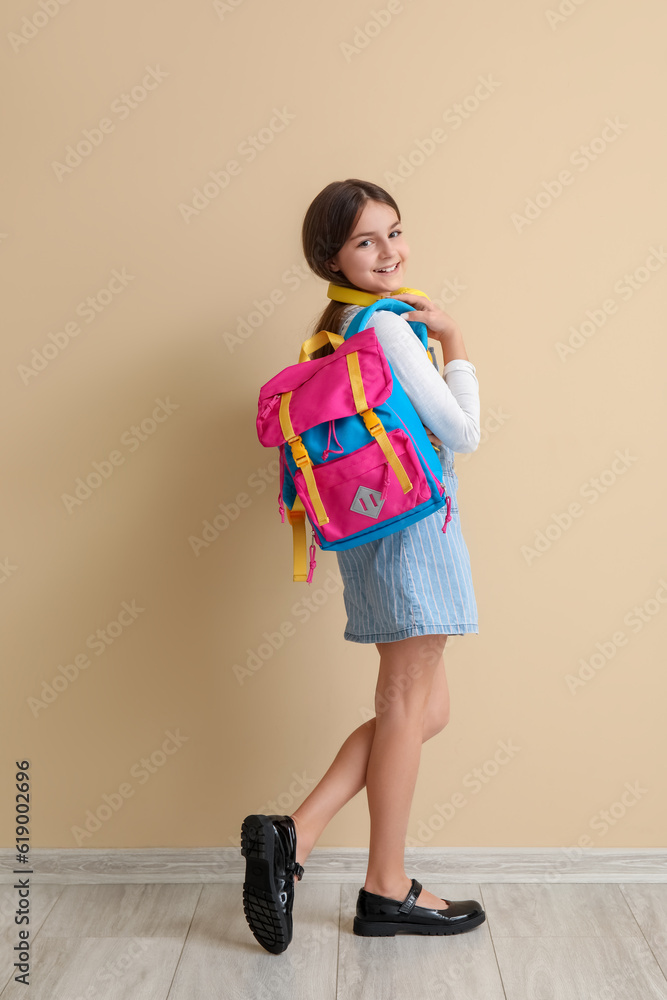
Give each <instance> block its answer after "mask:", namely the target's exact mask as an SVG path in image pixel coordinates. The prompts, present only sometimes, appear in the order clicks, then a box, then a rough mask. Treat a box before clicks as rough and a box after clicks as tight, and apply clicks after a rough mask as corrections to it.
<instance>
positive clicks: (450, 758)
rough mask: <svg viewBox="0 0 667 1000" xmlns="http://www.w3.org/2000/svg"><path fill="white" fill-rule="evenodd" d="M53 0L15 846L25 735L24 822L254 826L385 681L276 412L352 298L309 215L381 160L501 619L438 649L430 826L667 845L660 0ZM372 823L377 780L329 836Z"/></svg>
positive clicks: (355, 833)
mask: <svg viewBox="0 0 667 1000" xmlns="http://www.w3.org/2000/svg"><path fill="white" fill-rule="evenodd" d="M57 4H58V0H43V5H40V4H39V2H38V0H33V2H28V0H25V2H20V3H19V2H18V0H11V2H10V3H9V4H7V5H5V7H4V9H3V12H2V14H1V15H0V17H1V18H2V32H3V34H4V36H5V39H6V40H5V42H4V49H5V54H4V59H3V70H2V73H3V89H5V90H6V88H7V87H11V91H12V94H13V98H12V101H11V102H9V105H8V106H5V112H4V124H3V138H4V142H5V148H6V150H7V155H6V156H5V163H4V168H3V175H4V176H3V181H4V183H3V189H4V190H3V202H2V212H1V216H0V219H1V222H0V229H1V231H2V237H1V239H0V253H1V254H2V274H3V277H4V279H5V281H6V291H5V295H4V299H3V301H4V303H5V308H4V312H5V316H6V320H7V322H6V329H5V333H4V337H3V351H4V363H3V366H2V401H3V409H4V426H5V433H4V435H3V437H4V445H3V454H2V464H3V481H4V485H5V489H4V503H3V530H2V544H1V546H0V559H1V560H2V565H3V574H2V576H3V579H2V586H1V588H0V599H1V607H2V615H3V620H4V631H3V636H4V638H3V653H4V657H3V659H4V668H3V674H4V678H3V684H4V697H3V699H2V702H3V725H2V728H1V731H0V735H1V739H2V745H3V750H2V761H3V763H2V768H0V773H1V774H2V779H1V787H0V793H1V796H2V801H3V803H4V805H3V807H2V810H3V812H2V814H3V817H4V819H3V821H2V830H1V839H2V843H3V844H5V845H8V844H11V843H12V840H13V833H14V830H13V824H12V810H11V808H10V806H11V802H12V801H13V798H12V797H13V794H14V789H13V784H12V773H11V772H12V768H13V763H12V762H13V761H14V760H18V759H21V758H29V759H30V762H31V773H32V778H33V781H32V807H33V821H32V822H33V831H34V832H33V840H32V843H33V845H34V846H54V847H75V846H77V844H81V845H83V846H89V847H123V846H136V847H148V846H151V845H159V846H174V847H179V846H188V845H192V846H203V845H214V846H230V845H232V844H236V843H238V836H239V827H240V821H241V819H242V818H243V816H244V815H245V814H246V813H247V812H252V811H270V810H273V809H277V811H279V812H291V811H293V810H294V808H296V806H297V805H298V804H299V802H301V801H302V799H303V797H304V795H305V794H306V792H307V791H308V790H309V788H310V787H312V783H313V782H314V781H315V780H317V779H318V778H319V777H320V776H321V775H322V773H323V772H324V770H325V769H326V768H327V767H328V765H329V763H330V761H331V760H332V759H333V757H334V755H335V753H336V752H337V750H338V747H339V746H340V744H341V743H342V741H343V740H344V739H345V737H346V736H347V734H348V733H349V732H350V731H351V730H352V729H354V728H355V727H356V726H357V725H359V724H360V722H361V721H363V719H365V718H367V717H368V713H369V712H370V711H371V710H372V705H373V691H374V685H375V680H376V676H377V667H378V663H377V653H376V650H375V647H374V646H373V645H370V646H364V645H357V644H353V643H349V642H346V641H345V640H344V639H343V629H344V625H345V613H344V608H343V600H342V588H341V583H340V577H339V575H338V570H337V563H336V557H335V554H334V553H320V552H318V566H317V570H316V573H315V579H314V582H313V584H312V585H311V586H308V585H306V584H304V583H293V582H292V579H291V530H290V528H289V526H288V524H287V523H285V524H284V525H283V524H281V521H280V516H279V513H278V509H277V502H276V497H277V490H278V480H277V476H276V473H275V470H276V462H275V457H276V455H277V450H272V451H268V450H265V449H263V448H262V446H261V445H260V444H259V442H258V440H257V437H256V432H255V418H256V413H257V410H256V405H257V396H258V393H259V388H260V386H261V385H262V384H263V383H264V382H266V381H268V379H269V378H271V377H272V376H273V375H274V374H275V373H276V372H277V371H279V370H280V369H281V368H283V367H285V366H286V365H289V364H294V363H295V362H296V361H297V358H298V347H299V344H300V342H301V341H302V340H303V339H304V338H305V336H306V334H307V332H308V327H309V325H310V323H311V322H312V321H313V320H314V319H315V317H316V316H317V315H318V314H319V312H320V311H321V310H322V309H323V307H324V306H325V305H326V302H327V300H326V298H325V285H324V283H323V282H322V281H320V280H319V279H316V278H314V277H312V276H308V274H309V272H306V271H305V269H304V265H303V257H302V252H301V246H300V227H301V221H302V218H303V214H304V212H305V210H306V208H307V206H308V204H309V202H310V200H311V199H312V198H313V197H314V196H315V194H316V193H317V192H318V191H319V190H320V189H321V188H322V187H323V186H324V185H325V184H327V183H329V182H330V181H331V180H335V179H343V178H345V177H355V176H357V177H362V178H366V179H369V180H373V181H375V182H377V183H379V184H382V185H383V186H385V187H386V188H388V190H390V191H392V193H393V194H394V196H395V197H396V199H397V201H398V204H399V206H400V209H401V212H402V215H403V219H404V223H405V235H406V239H407V240H408V243H409V244H410V245H411V248H412V255H411V261H410V266H409V270H408V275H407V277H408V279H409V284H410V285H412V286H413V287H417V288H421V289H423V290H425V291H426V292H427V293H428V294H429V295H430V296H431V297H432V298H435V299H438V300H440V302H441V304H442V305H443V306H444V308H445V309H446V311H447V312H449V314H450V315H452V316H454V317H455V319H456V320H457V322H458V323H459V324H460V326H461V328H462V330H463V332H464V336H465V341H466V347H467V350H468V354H469V357H470V359H471V360H472V361H473V362H474V363H475V365H476V366H477V373H478V377H479V381H480V388H481V418H482V426H483V431H482V441H481V443H480V446H479V448H478V449H477V451H476V452H475V453H473V454H471V455H458V456H457V461H456V468H457V472H458V475H459V482H460V486H459V499H460V504H461V522H462V527H463V532H464V536H465V538H466V541H467V544H468V547H469V550H470V556H471V563H472V570H473V579H474V583H475V589H476V596H477V602H478V606H479V636H462V637H454V638H452V639H450V640H448V643H447V648H446V654H445V655H446V662H447V664H448V677H449V682H450V687H451V694H452V719H451V722H450V724H449V726H448V727H447V728H446V729H445V730H444V732H443V733H441V734H440V735H439V736H438V737H436V738H435V739H434V740H433V741H431V742H430V743H427V744H426V745H425V746H424V748H423V756H422V767H421V771H420V775H419V781H418V785H417V789H416V792H415V797H414V803H413V809H412V813H411V819H410V825H409V830H408V836H409V840H408V843H409V844H414V845H417V844H420V843H422V844H429V845H431V846H433V845H471V846H476V845H478V846H487V845H499V846H508V845H516V846H536V847H539V846H544V845H553V846H571V845H575V844H577V843H578V842H579V838H582V837H587V838H588V840H584V841H582V843H584V844H587V845H588V846H595V847H611V846H628V847H630V846H637V847H651V846H659V845H664V831H665V824H666V822H667V808H666V805H665V797H664V759H665V728H664V705H665V695H666V690H665V638H666V630H665V623H666V621H667V604H666V602H667V562H666V561H665V541H666V537H667V529H666V527H665V525H666V519H665V515H664V507H665V472H664V454H665V437H664V426H665V417H666V414H665V392H664V371H665V366H666V364H667V351H666V350H665V282H666V276H667V255H666V254H665V247H666V246H667V228H666V227H667V219H666V217H665V215H666V213H665V195H664V192H665V187H664V176H665V169H666V163H665V159H666V154H667V146H666V143H665V131H664V114H663V104H664V102H663V94H664V90H665V69H664V37H665V30H666V29H667V18H666V16H665V10H664V6H663V5H662V4H660V3H658V2H657V0H653V2H651V0H646V2H644V3H640V4H639V6H638V7H635V8H633V9H630V7H629V6H628V5H627V4H626V3H620V2H608V3H606V4H602V3H600V2H594V0H590V2H586V3H578V4H576V3H566V2H563V3H562V4H561V8H562V10H563V11H567V10H568V9H569V10H570V13H569V14H562V15H556V13H555V12H556V11H557V10H558V5H557V0H554V2H553V3H551V5H549V3H547V2H544V3H520V2H517V0H511V2H510V3H508V4H493V3H490V2H487V3H481V2H478V3H475V4H464V3H458V4H441V3H436V2H433V0H432V2H426V0H423V2H408V0H403V2H402V3H400V4H399V3H396V2H393V3H391V4H390V3H386V2H385V0H379V2H378V3H376V4H369V3H362V2H352V0H344V2H339V3H335V4H333V3H331V4H319V5H317V4H313V3H308V2H306V0H297V2H292V3H288V4H273V3H269V2H268V0H235V2H231V0H230V2H229V3H228V4H225V3H219V4H217V5H216V4H212V3H206V2H201V3H185V2H181V3H177V2H175V0H169V2H157V0H153V2H144V3H141V4H132V3H129V2H127V0H123V2H120V3H116V4H102V3H83V2H77V0H72V2H71V3H68V4H67V5H65V6H62V7H59V6H58V5H57ZM44 7H46V9H47V11H49V13H45V12H44ZM382 11H384V12H385V13H382ZM550 11H551V14H550V13H549V12H550ZM374 12H375V13H374ZM557 16H560V20H557V19H556V18H557ZM380 22H383V23H382V24H381V26H380V27H377V25H378V24H380ZM384 22H386V23H384ZM374 24H375V26H376V27H375V28H374ZM21 33H22V34H21ZM134 88H139V89H134ZM124 95H126V96H127V95H129V103H127V102H126V96H124ZM457 109H458V110H457ZM276 111H279V112H281V114H282V119H281V118H276ZM459 112H462V114H460V113H459ZM609 122H612V123H616V125H615V126H614V125H609ZM100 123H101V124H100ZM86 130H88V133H89V135H88V141H89V142H90V143H91V145H90V147H89V149H88V150H87V149H86V147H85V146H83V147H81V148H80V150H79V152H80V153H82V154H83V155H82V156H81V161H80V162H79V163H78V164H77V162H76V147H77V144H79V143H80V142H81V141H82V140H84V139H85V138H86V136H85V132H86ZM96 130H97V131H96ZM262 130H264V131H262ZM267 130H268V131H267ZM438 130H439V131H438ZM434 133H435V139H437V140H438V141H435V140H433V141H431V139H432V137H433V136H434ZM253 135H255V136H259V137H260V139H259V144H260V148H259V150H258V151H256V152H255V155H254V157H253V158H252V159H251V158H250V154H249V152H248V151H249V149H250V146H249V145H247V137H249V136H253ZM429 144H430V145H429ZM68 146H69V147H73V148H74V154H72V153H70V155H69V160H68V161H67V160H66V157H67V153H68V149H67V148H68ZM420 147H421V148H422V149H426V150H427V151H428V152H427V153H422V154H420V153H419V150H420ZM420 155H421V160H422V162H421V163H420V162H419V161H420ZM230 161H236V164H237V167H236V168H235V167H234V166H233V164H231V172H229V174H228V177H227V183H226V186H224V187H217V188H216V187H214V188H213V189H212V188H208V189H206V190H207V191H208V194H209V196H210V197H209V198H208V199H207V200H206V199H205V200H204V201H200V202H199V206H200V207H199V210H198V211H197V212H189V211H188V210H187V208H185V207H184V206H188V205H189V206H192V205H193V200H194V198H195V195H194V189H195V188H200V189H201V188H202V187H203V186H204V185H206V183H207V182H208V181H210V180H211V177H210V173H211V172H213V173H216V172H220V171H224V170H225V169H229V167H230ZM58 164H61V166H58ZM401 165H402V171H401V169H400V168H401ZM401 172H402V175H403V176H400V174H401ZM563 172H568V173H567V177H565V178H564V177H563ZM220 177H221V181H220V184H221V185H222V184H224V177H223V176H222V175H220ZM559 177H560V178H561V181H563V180H567V181H568V183H562V184H561V186H560V187H559V186H558V184H559V181H558V179H559ZM549 191H550V192H551V193H549ZM536 199H537V207H536V210H535V211H532V212H530V211H527V202H528V201H529V200H533V201H535V200H536ZM526 215H532V217H531V218H530V219H526V218H524V221H523V222H521V220H520V217H521V216H524V217H525V216H526ZM656 250H657V251H658V254H656V252H655V251H656ZM118 275H120V276H121V277H120V278H119V277H118ZM448 288H449V289H451V288H454V289H458V290H457V291H456V292H454V293H452V292H449V293H447V297H446V298H445V297H444V296H445V293H446V290H447V289H448ZM280 293H282V295H281V294H280ZM272 294H273V296H274V300H279V301H278V304H276V305H275V307H274V309H273V312H272V314H271V315H269V316H266V317H265V318H261V322H259V323H258V324H257V325H256V327H255V328H254V329H253V331H252V333H251V335H250V336H248V337H247V338H245V339H241V340H240V341H239V342H238V343H236V344H234V342H233V335H235V334H236V332H237V329H238V327H239V323H240V321H241V320H242V319H247V318H248V317H250V315H251V314H252V313H255V315H257V314H256V309H257V304H256V303H257V301H260V302H266V301H267V300H269V299H270V297H271V296H272ZM88 297H92V298H93V302H94V309H93V307H90V308H89V307H87V306H86V300H87V299H88ZM590 317H593V318H590ZM68 324H69V325H68ZM77 331H78V332H77ZM577 331H579V332H577ZM54 344H55V345H56V346H54ZM564 345H570V349H569V351H567V353H566V352H564V351H563V346H564ZM45 355H46V360H45V361H42V362H40V360H39V359H40V356H41V357H42V358H44V356H45ZM40 366H41V370H40ZM30 367H32V371H29V368H30ZM133 428H134V430H133ZM110 456H111V457H110ZM620 456H626V458H625V460H624V459H623V458H621V457H620ZM96 463H97V465H96ZM105 463H108V464H105ZM114 463H117V464H114ZM96 468H97V469H100V470H101V477H100V484H99V485H98V486H97V487H96V488H94V489H92V490H91V492H90V495H89V496H88V497H86V498H85V499H81V500H80V501H79V502H78V503H75V504H73V505H72V504H71V503H68V501H67V496H68V495H69V496H71V495H73V494H74V491H75V488H76V485H77V480H78V479H79V477H80V478H81V479H82V480H85V479H86V478H87V477H88V476H89V475H90V474H91V473H92V472H94V471H95V470H96ZM262 475H263V476H264V482H262ZM267 481H268V485H267ZM239 493H245V494H246V495H247V497H249V499H250V503H249V506H247V507H245V508H243V509H242V510H241V511H240V513H239V516H238V517H237V518H236V519H235V520H234V521H233V522H232V523H230V524H229V527H228V528H227V529H226V530H221V531H220V532H219V533H218V536H217V537H216V538H214V539H212V540H211V541H209V542H208V543H207V544H206V545H204V546H203V547H201V548H196V545H195V542H194V540H195V539H196V538H198V537H199V538H201V536H202V532H203V528H204V524H205V522H206V521H211V520H212V519H213V518H215V516H216V514H219V513H220V510H221V505H229V504H232V503H233V502H234V501H235V498H236V497H237V494H239ZM573 508H574V510H575V512H576V516H572V517H568V513H567V512H568V511H572V509H573ZM558 523H560V525H561V526H560V527H559V526H558ZM538 539H542V540H543V541H542V542H539V543H538ZM327 585H328V587H329V590H327V589H325V587H326V586H327ZM310 598H312V599H313V600H314V601H319V603H318V604H313V605H311V607H312V608H313V610H312V611H311V610H308V608H307V607H306V605H305V602H306V601H307V600H309V599H310ZM126 606H128V607H129V608H131V609H132V608H133V609H134V610H133V611H128V610H127V607H126ZM139 609H141V610H139ZM114 623H115V624H114ZM283 625H285V627H286V631H290V625H291V626H293V629H292V631H293V634H292V635H290V636H289V637H288V638H286V639H285V641H284V643H283V645H282V646H281V647H280V648H279V649H277V650H275V652H273V655H271V656H270V657H269V658H267V659H266V661H265V662H263V664H262V666H261V667H260V668H259V669H257V670H254V671H250V674H249V676H245V677H243V676H241V677H240V678H239V676H238V672H237V670H236V669H235V667H237V666H239V665H243V664H244V663H245V661H246V659H247V658H248V656H249V655H250V653H251V652H252V651H255V650H257V648H258V647H259V646H260V644H261V643H262V642H264V636H265V633H274V632H276V630H279V629H280V628H281V626H283ZM98 632H99V634H100V636H102V638H101V640H100V641H99V642H98V644H97V645H92V643H93V642H94V641H95V636H96V635H97V634H98ZM91 637H92V638H91ZM264 652H265V653H266V649H265V650H264ZM86 656H87V659H86ZM77 657H78V659H77ZM591 663H592V664H593V666H592V667H591V666H586V664H591ZM84 664H87V665H84ZM68 665H70V666H69V667H68ZM63 671H65V673H63ZM68 675H69V676H68ZM56 678H60V680H56ZM572 678H578V682H577V683H576V686H574V685H573V682H572ZM54 688H60V690H54ZM48 698H50V699H51V700H50V702H49V703H47V699H48ZM40 701H41V705H40ZM168 733H171V734H173V735H175V736H176V737H177V741H176V742H171V743H170V742H167V743H166V747H165V750H167V751H169V752H168V753H165V752H164V751H163V750H162V746H163V743H164V741H165V740H168V736H167V734H168ZM179 734H180V736H179ZM181 738H182V740H183V741H182V742H180V740H181ZM503 744H506V745H510V746H511V747H514V748H515V749H513V750H511V752H510V754H509V755H508V754H504V755H503V752H502V745H503ZM496 755H497V760H496ZM151 757H152V759H153V763H150V758H151ZM146 758H148V759H149V767H150V769H151V770H152V772H153V773H150V771H149V770H144V769H143V765H142V764H141V761H142V759H146ZM475 768H480V769H481V770H482V774H483V780H482V782H481V783H480V784H478V785H477V784H475V783H474V779H473V775H474V769H475ZM119 788H121V789H122V790H121V791H120V792H119V791H118V790H119ZM631 788H634V789H635V792H634V793H631V792H630V789H631ZM457 794H458V797H457ZM452 801H453V802H454V803H458V807H454V808H452V809H451V810H449V812H448V809H447V803H451V802H452ZM109 803H111V804H109ZM105 807H106V812H105ZM605 811H608V820H604V818H603V817H604V813H605ZM95 812H99V814H100V816H101V817H102V820H101V821H99V823H98V826H99V828H98V829H97V830H95V831H94V832H92V833H88V832H86V833H85V834H84V835H83V836H82V835H81V834H80V833H79V834H77V828H79V829H83V828H84V826H85V822H86V818H87V816H88V817H89V818H90V816H91V815H92V814H94V813H95ZM450 814H451V815H450ZM444 816H447V819H446V820H445V819H444V818H443V817H444ZM367 842H368V816H367V808H366V800H365V793H361V794H360V795H358V796H357V797H356V798H355V799H354V800H353V801H352V802H351V803H350V804H349V805H348V806H347V807H346V808H344V809H343V810H342V811H341V812H340V813H339V814H338V816H337V817H336V818H335V819H334V820H333V821H332V823H331V824H330V826H329V827H328V828H327V829H326V831H325V833H324V835H323V837H322V838H321V840H320V842H319V846H322V847H327V846H337V845H341V846H365V845H366V844H367Z"/></svg>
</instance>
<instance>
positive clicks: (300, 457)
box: [287, 434, 310, 469]
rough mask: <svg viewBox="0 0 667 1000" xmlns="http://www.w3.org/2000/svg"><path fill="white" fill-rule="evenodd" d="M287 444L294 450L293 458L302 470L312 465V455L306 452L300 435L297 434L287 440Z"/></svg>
mask: <svg viewBox="0 0 667 1000" xmlns="http://www.w3.org/2000/svg"><path fill="white" fill-rule="evenodd" d="M287 443H288V445H289V446H290V448H291V449H292V457H293V459H294V461H295V463H296V464H297V465H298V467H299V468H300V469H302V468H303V466H304V465H308V464H309V463H310V455H309V454H308V452H307V451H306V446H305V445H304V443H303V441H302V440H301V435H300V434H295V435H294V436H293V437H291V438H287Z"/></svg>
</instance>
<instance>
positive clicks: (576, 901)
mask: <svg viewBox="0 0 667 1000" xmlns="http://www.w3.org/2000/svg"><path fill="white" fill-rule="evenodd" d="M665 889H667V886H666V887H665ZM481 891H482V895H483V901H484V908H485V910H486V911H487V914H489V917H488V919H490V920H491V922H492V926H491V931H492V934H493V937H494V939H496V938H499V937H530V938H535V937H582V936H586V937H622V938H637V939H641V938H642V932H641V930H640V929H639V927H638V925H637V921H636V920H635V917H634V915H633V913H632V910H631V909H630V907H629V906H628V903H627V900H626V898H625V896H624V895H623V893H622V892H621V890H620V888H619V886H617V885H610V884H603V885H592V884H590V883H587V884H585V885H579V884H574V883H558V884H547V885H544V884H543V885H539V884H536V883H534V882H531V883H516V882H508V883H503V884H495V883H490V884H483V885H482V890H481Z"/></svg>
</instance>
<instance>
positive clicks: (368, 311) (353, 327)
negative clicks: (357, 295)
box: [344, 297, 428, 351]
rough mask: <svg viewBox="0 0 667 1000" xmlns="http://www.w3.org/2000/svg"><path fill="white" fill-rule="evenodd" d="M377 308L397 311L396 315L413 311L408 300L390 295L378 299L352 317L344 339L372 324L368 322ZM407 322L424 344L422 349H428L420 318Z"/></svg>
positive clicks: (425, 330)
mask: <svg viewBox="0 0 667 1000" xmlns="http://www.w3.org/2000/svg"><path fill="white" fill-rule="evenodd" d="M378 309H385V310H387V311H388V312H393V313H397V314H398V315H400V314H401V313H404V312H414V308H413V306H411V305H410V303H409V302H403V301H402V300H401V299H392V298H390V297H387V298H384V299H378V300H377V301H376V302H373V303H371V305H369V306H366V308H365V309H361V310H360V311H359V312H358V313H357V314H356V316H353V317H352V319H351V320H350V324H349V326H348V328H347V330H346V331H345V334H344V336H345V339H346V340H347V338H348V337H351V336H353V335H354V334H355V333H357V332H358V331H359V330H366V329H367V328H368V327H369V326H372V325H373V324H372V323H371V322H370V319H371V317H372V315H373V313H374V312H376V310H378ZM407 322H408V323H410V325H411V326H412V327H413V329H414V332H415V333H416V334H417V336H418V337H419V339H420V341H421V342H422V344H423V345H424V349H425V350H426V351H428V330H427V329H426V324H425V323H422V322H421V321H420V320H413V319H409V320H408V321H407Z"/></svg>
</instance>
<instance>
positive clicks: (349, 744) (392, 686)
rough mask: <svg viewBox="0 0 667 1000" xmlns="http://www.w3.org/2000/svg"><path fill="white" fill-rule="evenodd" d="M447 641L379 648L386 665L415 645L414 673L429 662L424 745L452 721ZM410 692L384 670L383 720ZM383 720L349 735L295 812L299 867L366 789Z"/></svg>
mask: <svg viewBox="0 0 667 1000" xmlns="http://www.w3.org/2000/svg"><path fill="white" fill-rule="evenodd" d="M415 639H418V640H419V639H421V640H424V639H430V640H431V641H430V642H427V643H424V642H421V643H419V642H417V643H415V641H414V640H415ZM446 639H447V636H446V635H438V636H416V637H413V638H412V639H409V640H406V639H404V640H400V641H399V642H393V643H376V646H377V649H378V652H379V653H380V656H381V662H382V655H383V651H385V650H387V651H390V648H391V647H392V646H398V647H401V646H402V645H403V643H406V642H408V643H411V644H412V646H411V648H412V654H411V655H412V662H413V663H414V664H415V665H414V666H413V667H412V668H411V673H412V674H418V673H419V672H420V667H419V665H420V663H424V664H425V665H427V666H428V672H429V673H431V674H432V683H431V688H430V692H429V695H428V701H427V705H426V712H425V714H424V717H423V725H422V742H424V741H426V740H429V739H431V738H432V737H433V736H435V735H436V734H437V733H439V732H441V731H442V730H443V729H444V727H445V726H446V725H447V722H448V721H449V689H448V685H447V676H446V674H445V663H444V660H443V657H442V649H443V647H444V644H445V641H446ZM433 663H435V669H433ZM407 681H408V685H407V686H409V685H410V684H411V683H412V677H410V676H408V678H407ZM405 688H406V683H405V680H404V681H403V682H400V683H399V680H398V678H397V679H396V681H395V682H393V683H392V681H391V680H389V681H388V682H385V680H384V679H383V677H382V670H381V671H380V676H379V677H378V685H377V688H376V693H375V708H376V713H378V715H380V716H381V715H383V714H384V712H385V711H386V710H387V708H388V707H389V706H391V705H392V704H393V703H394V701H395V700H396V698H397V696H401V697H402V695H403V690H402V689H405ZM378 715H376V716H375V718H373V719H370V720H369V721H368V722H365V723H363V724H362V725H361V726H359V727H358V728H357V729H355V730H354V732H352V733H351V734H350V735H349V736H348V738H347V739H346V740H345V742H344V743H343V745H342V747H341V748H340V750H339V751H338V753H337V755H336V757H335V759H334V761H333V763H332V764H331V766H330V767H329V769H328V771H327V772H326V774H325V775H324V776H323V777H322V779H321V780H320V781H319V782H318V784H317V785H316V786H315V788H314V789H313V790H312V792H310V794H309V795H308V796H307V797H306V798H305V799H304V801H303V802H302V803H301V805H300V806H299V807H298V808H297V809H296V810H295V811H294V813H292V818H293V820H294V824H295V828H296V834H297V852H296V860H297V861H298V862H299V864H302V865H303V864H305V861H306V858H307V857H308V855H309V854H310V852H311V850H312V848H313V845H314V844H315V843H316V841H317V840H318V839H319V837H320V835H321V833H322V831H323V830H324V828H325V827H326V826H327V824H328V823H329V821H330V820H331V819H332V818H333V817H334V816H335V815H336V813H337V812H338V811H339V809H341V808H342V807H343V806H344V805H345V803H346V802H349V801H350V799H352V798H354V796H355V795H356V794H357V792H359V791H361V789H362V788H363V787H364V785H365V784H366V771H367V767H368V761H369V757H370V753H371V748H372V746H373V742H374V738H375V733H376V725H377V718H378ZM406 892H407V889H406ZM403 895H405V893H404V894H403Z"/></svg>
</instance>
